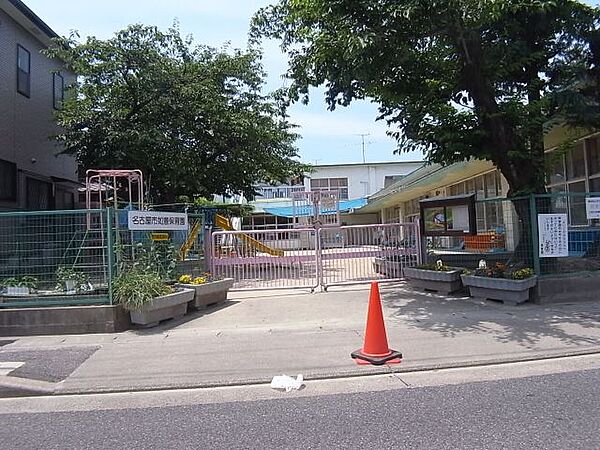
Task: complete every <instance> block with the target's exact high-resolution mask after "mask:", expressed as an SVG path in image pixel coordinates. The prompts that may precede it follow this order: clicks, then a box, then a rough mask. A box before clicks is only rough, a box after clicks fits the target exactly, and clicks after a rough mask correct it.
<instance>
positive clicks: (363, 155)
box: [357, 133, 371, 164]
mask: <svg viewBox="0 0 600 450" xmlns="http://www.w3.org/2000/svg"><path fill="white" fill-rule="evenodd" d="M370 135H371V134H370V133H359V134H357V136H360V140H361V147H362V158H363V164H364V163H366V162H367V160H366V158H365V137H367V136H370Z"/></svg>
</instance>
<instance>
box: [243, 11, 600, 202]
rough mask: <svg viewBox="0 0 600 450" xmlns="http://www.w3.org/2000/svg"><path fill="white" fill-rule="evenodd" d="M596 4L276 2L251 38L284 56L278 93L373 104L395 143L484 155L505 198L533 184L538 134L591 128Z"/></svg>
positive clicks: (538, 177)
mask: <svg viewBox="0 0 600 450" xmlns="http://www.w3.org/2000/svg"><path fill="white" fill-rule="evenodd" d="M599 18H600V10H599V9H598V8H594V7H590V6H587V5H585V4H583V3H580V2H577V1H570V0H503V1H493V0H377V1H373V0H281V1H279V3H277V4H276V5H274V6H270V7H267V8H263V9H261V10H260V11H259V12H258V13H257V14H256V15H255V17H254V19H253V29H252V32H251V36H252V38H253V40H254V42H255V43H256V44H259V43H260V41H261V40H262V39H265V38H274V39H278V40H280V42H281V47H282V49H283V50H284V51H285V52H287V54H288V56H289V57H290V62H289V69H288V72H287V76H288V77H289V78H290V79H292V80H293V81H292V83H291V86H290V88H289V90H288V96H289V100H290V101H299V100H302V101H305V102H306V101H308V92H309V88H310V87H311V86H320V85H324V86H325V89H326V95H325V100H326V102H327V104H328V106H329V108H330V109H334V108H335V107H337V106H339V105H341V106H346V105H348V104H350V103H351V102H352V101H353V100H355V99H365V98H368V99H371V100H373V101H375V102H377V103H378V104H379V108H380V109H379V111H380V116H379V119H384V120H386V121H387V123H388V124H389V125H390V134H391V135H392V136H393V137H395V138H396V139H397V140H398V142H399V149H401V150H406V151H409V150H415V149H419V150H422V151H424V153H425V155H426V158H427V159H428V160H429V161H431V162H436V163H442V164H451V163H454V162H457V161H463V160H466V159H469V158H477V159H485V160H490V161H492V162H493V163H494V164H495V165H496V166H497V167H498V168H499V169H500V171H501V172H502V174H503V175H504V176H505V178H506V179H507V181H508V183H509V186H510V192H509V194H510V195H517V194H523V193H529V192H542V191H543V190H544V142H543V138H544V132H545V131H546V130H547V128H548V127H551V126H553V125H556V124H561V125H563V124H565V125H570V126H584V127H599V126H600V108H599V101H598V92H599V86H600V32H599V30H598V24H599V20H600V19H599Z"/></svg>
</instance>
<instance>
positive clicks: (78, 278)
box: [55, 266, 94, 295]
mask: <svg viewBox="0 0 600 450" xmlns="http://www.w3.org/2000/svg"><path fill="white" fill-rule="evenodd" d="M55 277H56V282H57V284H56V287H55V289H56V290H57V291H63V292H66V293H67V294H69V295H73V294H77V293H81V292H87V291H91V290H93V289H94V287H93V286H92V285H91V283H90V279H89V276H88V275H87V274H85V273H83V272H77V271H76V270H73V269H72V268H69V267H64V266H60V267H59V268H58V269H56V273H55Z"/></svg>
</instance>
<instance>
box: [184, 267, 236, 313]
mask: <svg viewBox="0 0 600 450" xmlns="http://www.w3.org/2000/svg"><path fill="white" fill-rule="evenodd" d="M176 286H179V287H183V288H187V289H193V290H194V299H193V302H191V303H190V305H191V306H193V307H195V308H196V309H204V308H206V307H207V306H208V305H213V304H215V303H221V302H224V301H226V300H227V293H228V292H229V289H231V287H232V286H233V278H224V279H219V278H215V277H214V276H213V275H212V274H210V273H208V272H207V273H204V274H203V275H202V276H200V277H195V278H194V277H192V276H191V275H181V276H180V277H179V283H177V285H176Z"/></svg>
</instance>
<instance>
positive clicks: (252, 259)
mask: <svg viewBox="0 0 600 450" xmlns="http://www.w3.org/2000/svg"><path fill="white" fill-rule="evenodd" d="M315 245H316V230H314V229H312V228H310V229H309V228H307V229H294V230H290V231H288V230H264V231H218V232H215V233H213V236H212V248H211V260H210V269H211V271H212V272H213V274H214V275H216V276H218V277H224V278H233V279H234V282H235V288H236V289H251V290H256V289H290V288H306V289H311V290H314V289H315V288H316V287H317V286H318V284H319V281H318V272H317V264H318V260H317V252H316V248H315Z"/></svg>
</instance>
